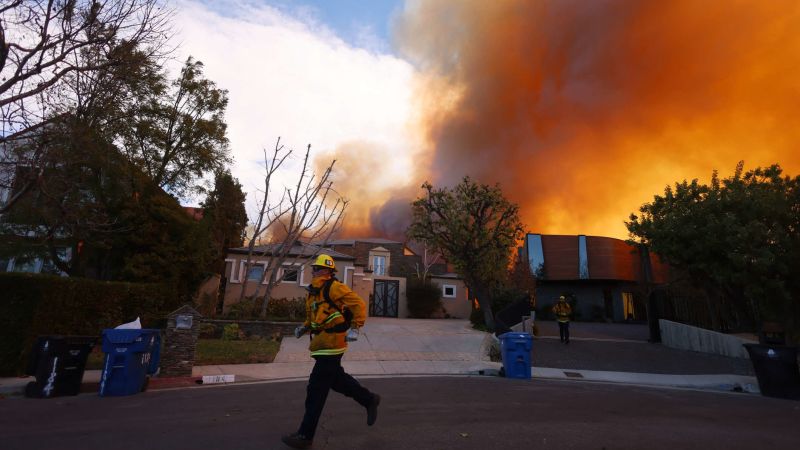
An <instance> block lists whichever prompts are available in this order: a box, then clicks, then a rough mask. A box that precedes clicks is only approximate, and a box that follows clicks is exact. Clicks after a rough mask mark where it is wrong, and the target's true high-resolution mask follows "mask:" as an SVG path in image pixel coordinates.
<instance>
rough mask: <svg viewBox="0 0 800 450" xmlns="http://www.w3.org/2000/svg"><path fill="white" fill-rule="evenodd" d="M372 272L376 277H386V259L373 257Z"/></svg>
mask: <svg viewBox="0 0 800 450" xmlns="http://www.w3.org/2000/svg"><path fill="white" fill-rule="evenodd" d="M372 272H373V273H375V275H386V257H385V256H373V257H372Z"/></svg>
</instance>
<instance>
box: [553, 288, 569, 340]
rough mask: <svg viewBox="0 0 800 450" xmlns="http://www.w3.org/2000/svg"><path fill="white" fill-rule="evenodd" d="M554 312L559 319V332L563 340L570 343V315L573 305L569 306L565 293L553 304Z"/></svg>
mask: <svg viewBox="0 0 800 450" xmlns="http://www.w3.org/2000/svg"><path fill="white" fill-rule="evenodd" d="M553 314H555V315H556V320H558V334H559V335H560V336H561V342H562V343H564V344H569V316H570V315H571V314H572V307H571V306H569V303H567V299H566V297H564V296H563V295H562V296H561V297H559V298H558V303H556V304H555V306H553Z"/></svg>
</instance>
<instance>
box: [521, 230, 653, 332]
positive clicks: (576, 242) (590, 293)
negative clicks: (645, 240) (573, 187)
mask: <svg viewBox="0 0 800 450" xmlns="http://www.w3.org/2000/svg"><path fill="white" fill-rule="evenodd" d="M519 256H520V258H523V261H527V262H528V264H530V267H531V270H532V271H533V273H534V274H535V275H536V276H537V288H536V302H537V309H538V310H539V311H540V314H541V312H542V311H547V310H549V308H550V306H551V305H552V304H554V303H555V302H556V301H557V300H558V297H559V296H560V295H566V296H567V297H568V298H570V299H571V300H572V301H574V304H575V307H574V315H575V318H577V319H582V320H602V319H606V320H613V321H624V320H644V319H646V313H645V306H644V298H642V295H641V294H642V293H643V292H644V288H645V285H646V283H651V285H658V284H661V283H665V282H666V281H667V277H668V266H667V265H666V264H664V263H663V262H661V260H660V259H659V258H658V257H657V256H656V255H653V254H650V253H649V252H647V250H645V249H643V248H640V247H638V246H634V245H630V244H628V243H626V242H625V241H623V240H620V239H615V238H610V237H603V236H585V235H549V234H534V233H528V234H527V235H526V236H525V243H524V245H523V247H521V248H520V249H519Z"/></svg>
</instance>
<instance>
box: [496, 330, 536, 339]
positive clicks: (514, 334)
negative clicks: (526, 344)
mask: <svg viewBox="0 0 800 450" xmlns="http://www.w3.org/2000/svg"><path fill="white" fill-rule="evenodd" d="M499 337H500V339H533V338H532V337H531V335H530V333H520V332H516V331H509V332H508V333H503V334H501V335H500V336H499Z"/></svg>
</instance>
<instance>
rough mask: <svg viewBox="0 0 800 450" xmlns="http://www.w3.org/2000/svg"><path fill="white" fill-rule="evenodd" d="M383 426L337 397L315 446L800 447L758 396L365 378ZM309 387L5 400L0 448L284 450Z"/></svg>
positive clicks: (795, 433)
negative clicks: (284, 440) (376, 395)
mask: <svg viewBox="0 0 800 450" xmlns="http://www.w3.org/2000/svg"><path fill="white" fill-rule="evenodd" d="M361 381H362V383H363V384H364V385H365V386H367V387H368V388H370V389H371V390H374V391H376V392H379V393H380V394H381V395H382V396H383V402H382V404H381V408H380V413H379V418H378V422H377V423H376V425H375V426H373V427H367V426H366V413H365V411H364V409H363V408H361V407H360V406H358V405H357V404H356V403H355V402H353V401H352V400H350V399H347V398H344V397H342V396H340V395H338V394H335V393H332V394H331V396H330V397H329V399H328V404H327V406H326V409H325V413H324V415H323V418H322V421H321V426H320V429H319V430H318V434H317V437H316V439H315V445H314V448H316V449H330V450H335V449H390V450H391V449H398V450H399V449H402V450H408V449H459V450H470V449H488V448H491V449H523V448H524V449H531V448H543V449H544V448H550V449H561V448H565V449H645V448H646V449H670V450H674V449H692V448H697V449H704V450H708V449H718V448H719V449H756V448H770V449H796V448H800V429H799V428H798V427H797V424H798V423H800V402H796V401H788V400H778V399H771V398H765V397H760V396H755V395H749V394H734V393H715V392H701V391H692V390H679V389H664V388H658V389H657V388H645V387H639V386H630V385H619V384H603V383H590V382H585V381H555V380H552V381H550V380H533V381H530V380H526V381H522V380H510V379H504V378H496V377H444V376H443V377H420V378H417V377H394V378H372V379H362V380H361ZM304 395H305V383H304V382H282V383H259V384H239V385H231V386H223V387H202V388H192V389H179V390H160V391H149V392H145V393H142V394H138V395H135V396H131V397H116V398H109V397H106V398H101V397H98V396H97V395H94V394H82V395H79V396H77V397H61V398H54V399H48V400H35V399H26V398H22V397H13V398H6V399H3V400H0V448H2V449H3V450H16V449H86V450H93V449H96V450H109V449H114V450H124V449H136V450H141V449H170V450H174V449H194V450H203V449H209V450H210V449H213V450H218V449H243V450H246V449H260V450H261V449H283V448H285V447H284V446H283V444H282V443H281V442H280V440H279V439H280V436H281V434H283V433H286V432H290V431H294V430H295V429H296V427H297V425H298V423H299V420H300V417H301V415H302V408H303V399H304Z"/></svg>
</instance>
